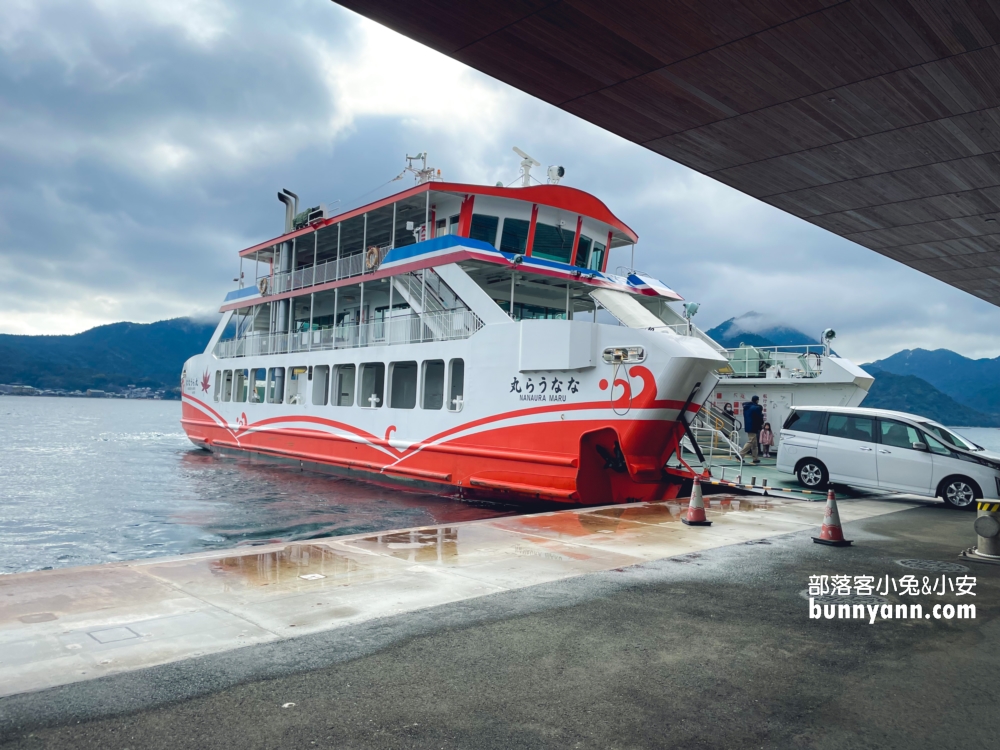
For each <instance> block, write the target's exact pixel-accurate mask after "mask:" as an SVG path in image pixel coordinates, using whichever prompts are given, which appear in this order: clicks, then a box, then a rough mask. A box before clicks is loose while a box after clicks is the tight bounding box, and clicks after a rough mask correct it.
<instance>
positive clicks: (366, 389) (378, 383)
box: [358, 362, 385, 409]
mask: <svg viewBox="0 0 1000 750" xmlns="http://www.w3.org/2000/svg"><path fill="white" fill-rule="evenodd" d="M383 395H385V365H384V364H382V363H381V362H366V363H365V364H363V365H361V390H360V393H358V406H360V407H363V408H365V409H378V408H379V407H380V406H382V397H383Z"/></svg>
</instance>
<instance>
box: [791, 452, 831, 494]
mask: <svg viewBox="0 0 1000 750" xmlns="http://www.w3.org/2000/svg"><path fill="white" fill-rule="evenodd" d="M795 475H796V476H797V477H798V479H799V484H801V485H802V486H803V487H805V488H806V489H807V490H821V489H823V488H824V487H826V482H827V479H828V478H829V475H828V474H827V473H826V467H825V466H823V464H821V463H820V462H819V461H817V460H816V459H815V458H807V459H806V460H805V461H803V462H802V463H800V464H799V467H798V468H797V469H796V470H795Z"/></svg>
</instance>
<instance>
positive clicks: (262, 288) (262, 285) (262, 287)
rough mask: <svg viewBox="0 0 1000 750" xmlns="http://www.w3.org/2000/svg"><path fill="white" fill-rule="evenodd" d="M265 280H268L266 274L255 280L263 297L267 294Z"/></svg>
mask: <svg viewBox="0 0 1000 750" xmlns="http://www.w3.org/2000/svg"><path fill="white" fill-rule="evenodd" d="M267 282H268V278H267V276H265V277H263V278H262V279H260V280H259V281H258V282H257V288H258V289H260V293H261V296H264V297H266V296H267Z"/></svg>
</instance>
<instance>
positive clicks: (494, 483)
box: [469, 477, 576, 500]
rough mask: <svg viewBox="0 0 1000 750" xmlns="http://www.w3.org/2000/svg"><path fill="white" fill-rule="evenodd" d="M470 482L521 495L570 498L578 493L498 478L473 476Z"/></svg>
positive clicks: (474, 484)
mask: <svg viewBox="0 0 1000 750" xmlns="http://www.w3.org/2000/svg"><path fill="white" fill-rule="evenodd" d="M469 484H471V485H472V486H473V487H485V488H486V489H490V490H505V491H507V492H516V493H518V494H519V495H542V496H546V497H558V498H560V499H563V500H569V499H571V498H573V497H574V496H575V495H576V490H560V489H557V488H555V487H538V486H536V485H533V484H521V483H519V482H500V481H498V480H496V479H477V478H476V477H472V478H471V479H469Z"/></svg>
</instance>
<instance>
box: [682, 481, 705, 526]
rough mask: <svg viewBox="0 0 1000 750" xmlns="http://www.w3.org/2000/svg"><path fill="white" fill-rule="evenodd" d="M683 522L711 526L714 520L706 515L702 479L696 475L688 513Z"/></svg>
mask: <svg viewBox="0 0 1000 750" xmlns="http://www.w3.org/2000/svg"><path fill="white" fill-rule="evenodd" d="M681 523H683V524H686V525H687V526H711V525H712V522H711V521H709V520H708V518H706V517H705V498H704V497H703V496H702V494H701V480H700V479H699V478H698V477H697V476H695V478H694V486H693V487H692V488H691V502H690V503H689V504H688V509H687V513H686V514H685V515H684V517H683V518H681Z"/></svg>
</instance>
